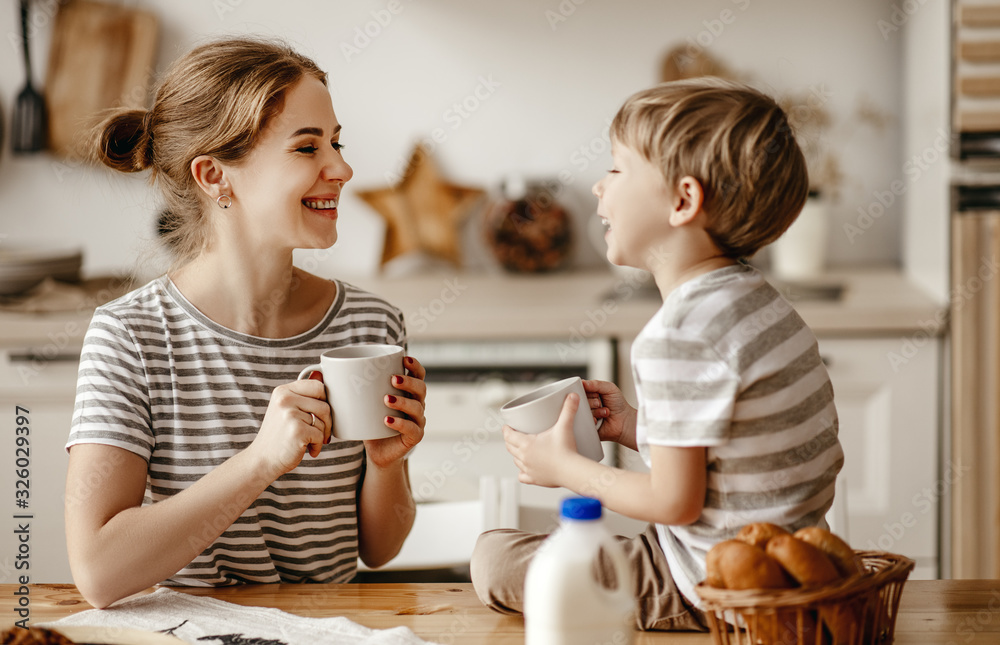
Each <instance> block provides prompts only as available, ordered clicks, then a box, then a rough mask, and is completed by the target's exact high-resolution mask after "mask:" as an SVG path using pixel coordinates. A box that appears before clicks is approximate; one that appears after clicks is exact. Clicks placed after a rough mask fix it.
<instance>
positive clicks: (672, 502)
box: [504, 394, 707, 525]
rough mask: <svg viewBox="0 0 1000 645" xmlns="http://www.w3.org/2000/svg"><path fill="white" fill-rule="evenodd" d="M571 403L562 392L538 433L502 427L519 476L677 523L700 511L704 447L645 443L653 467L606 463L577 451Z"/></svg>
mask: <svg viewBox="0 0 1000 645" xmlns="http://www.w3.org/2000/svg"><path fill="white" fill-rule="evenodd" d="M576 406H577V398H576V395H572V394H571V395H569V396H567V397H566V402H565V403H564V405H563V410H562V413H561V414H560V415H559V420H558V421H557V422H556V424H555V425H554V426H553V427H552V428H551V429H550V430H547V431H545V432H543V433H541V434H537V435H528V434H523V433H520V432H517V431H516V430H514V429H512V428H510V427H508V426H505V427H504V439H505V441H506V442H507V450H508V451H509V452H510V453H511V455H513V457H514V463H515V464H516V465H517V467H518V469H519V470H520V471H521V474H520V477H519V479H520V481H522V482H524V483H527V484H536V485H539V486H549V487H555V486H562V487H564V488H568V489H569V490H571V491H573V492H574V493H577V494H579V495H587V496H589V497H595V498H597V499H598V500H600V501H601V504H602V505H603V506H604V507H605V508H607V509H610V510H612V511H615V512H617V513H620V514H622V515H625V516H627V517H631V518H633V519H637V520H642V521H646V522H655V523H658V524H674V525H681V524H690V523H692V522H694V521H695V520H697V519H698V517H700V516H701V512H702V509H703V507H704V504H705V490H706V485H707V484H706V474H705V473H706V468H705V448H703V447H695V448H674V447H667V446H650V457H651V463H652V467H651V469H650V472H648V473H639V472H633V471H628V470H622V469H620V468H612V467H610V466H605V465H603V464H600V463H598V462H596V461H592V460H590V459H587V458H586V457H584V456H582V455H580V454H579V453H577V452H576V442H575V440H574V438H573V416H574V415H575V411H576Z"/></svg>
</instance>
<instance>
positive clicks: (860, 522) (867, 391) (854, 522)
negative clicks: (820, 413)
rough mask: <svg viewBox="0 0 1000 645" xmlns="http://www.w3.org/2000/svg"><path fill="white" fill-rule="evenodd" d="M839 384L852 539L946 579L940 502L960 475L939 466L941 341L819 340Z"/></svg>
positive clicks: (922, 575)
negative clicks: (941, 554)
mask: <svg viewBox="0 0 1000 645" xmlns="http://www.w3.org/2000/svg"><path fill="white" fill-rule="evenodd" d="M819 343H820V353H821V354H822V355H823V357H824V359H825V360H826V362H827V369H828V370H829V372H830V379H831V380H832V381H833V389H834V396H835V400H836V403H837V413H838V415H839V417H840V442H841V445H842V446H843V448H844V455H845V459H844V468H843V469H842V470H841V473H840V477H841V482H840V484H841V487H840V490H838V493H840V492H841V491H844V492H846V497H847V536H848V539H849V542H850V543H851V545H852V546H853V547H854V548H856V549H873V550H881V551H891V552H893V553H900V554H902V555H905V556H907V557H910V558H913V559H914V560H915V561H916V563H917V566H916V569H915V570H914V572H913V574H912V575H911V578H912V579H933V578H936V577H938V544H939V542H940V540H939V535H938V526H939V524H940V507H941V504H940V500H941V499H942V497H944V496H945V495H947V494H948V493H949V490H950V485H951V483H953V481H954V479H953V478H954V477H956V476H959V475H960V473H954V472H950V469H946V470H945V472H943V473H941V472H940V466H939V459H938V455H939V454H940V441H941V439H940V430H939V429H940V427H941V422H940V400H939V399H940V394H939V392H940V386H939V376H940V362H941V357H940V354H941V341H940V340H939V339H937V338H927V336H926V334H923V333H921V332H918V333H917V334H913V335H909V336H903V337H900V338H852V339H832V338H821V339H820V341H819Z"/></svg>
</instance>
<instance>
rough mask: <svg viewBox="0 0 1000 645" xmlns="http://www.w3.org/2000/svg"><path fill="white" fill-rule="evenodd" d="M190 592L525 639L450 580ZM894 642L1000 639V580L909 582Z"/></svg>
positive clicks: (35, 616) (445, 635) (376, 624)
mask: <svg viewBox="0 0 1000 645" xmlns="http://www.w3.org/2000/svg"><path fill="white" fill-rule="evenodd" d="M0 589H2V591H3V593H2V594H0V598H2V600H0V607H3V609H0V611H2V612H3V613H2V617H3V621H2V623H3V626H4V627H7V626H9V625H10V624H11V623H12V622H13V620H14V617H13V616H12V613H11V609H10V608H11V604H10V601H11V599H13V593H14V591H15V589H16V586H15V585H10V584H5V585H0ZM175 589H177V590H178V591H183V592H184V593H190V594H195V595H202V596H212V597H213V598H218V599H219V600H224V601H227V602H231V603H235V604H239V605H252V606H262V607H276V608H278V609H283V610H285V611H288V612H290V613H294V614H298V615H301V616H346V617H347V618H350V619H351V620H353V621H354V622H356V623H359V624H362V625H365V626H367V627H371V628H375V629H386V628H389V627H395V626H398V625H403V626H406V627H409V628H410V629H412V630H413V631H414V632H415V633H416V634H417V635H419V636H421V637H422V638H424V639H426V640H429V641H435V642H439V643H448V644H451V643H455V644H458V645H465V644H468V645H473V644H476V645H481V644H482V643H490V645H494V644H498V645H507V644H512V643H522V642H524V622H523V620H522V619H521V618H520V617H515V616H501V615H499V614H496V613H493V612H491V611H490V610H488V609H486V608H485V607H483V606H482V605H481V604H480V603H479V601H478V599H477V598H476V595H475V593H474V592H473V590H472V585H469V584H452V583H421V584H413V583H406V584H342V585H305V584H300V585H293V584H288V585H246V586H239V587H224V588H215V589H192V588H175ZM85 609H90V605H88V604H87V603H86V602H85V601H84V600H83V598H82V597H81V596H80V594H79V593H77V591H76V588H75V587H73V586H72V585H33V586H32V587H31V624H38V623H42V622H46V621H52V620H57V619H59V618H62V617H64V616H68V615H69V614H73V613H76V612H79V611H83V610H85ZM635 642H636V643H637V644H642V645H647V644H652V643H705V644H708V643H711V642H712V640H711V637H710V636H709V635H708V634H691V633H669V632H655V633H654V632H646V633H639V634H637V635H636V641H635ZM896 643H898V644H900V645H908V644H911V643H913V644H915V643H920V644H922V645H927V644H929V645H935V644H940V645H963V644H964V645H968V644H970V643H971V644H972V645H978V644H985V643H990V644H991V645H994V644H996V643H1000V580H932V581H930V580H929V581H924V580H912V581H909V582H907V583H906V586H905V587H904V589H903V597H902V601H901V603H900V613H899V617H898V619H897V621H896Z"/></svg>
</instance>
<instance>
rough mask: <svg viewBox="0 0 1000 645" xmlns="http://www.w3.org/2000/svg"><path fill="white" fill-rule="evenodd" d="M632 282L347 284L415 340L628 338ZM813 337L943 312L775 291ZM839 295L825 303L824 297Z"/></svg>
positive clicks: (893, 275) (899, 302)
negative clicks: (393, 314) (367, 294)
mask: <svg viewBox="0 0 1000 645" xmlns="http://www.w3.org/2000/svg"><path fill="white" fill-rule="evenodd" d="M636 275H637V274H635V273H617V272H612V271H610V270H588V271H573V272H561V273H551V274H543V275H515V274H508V273H485V272H483V273H468V272H455V273H428V274H421V275H416V276H413V277H408V278H381V277H366V278H362V277H356V278H348V282H351V283H353V284H356V285H358V286H359V287H362V288H365V289H368V290H370V291H373V292H374V293H377V294H379V295H381V296H383V297H384V298H386V299H387V300H389V301H390V302H392V303H393V304H395V305H396V306H398V307H399V308H400V309H402V310H403V313H404V315H405V317H406V322H407V328H408V331H409V333H410V337H411V338H413V339H418V340H465V339H469V340H474V339H498V338H499V339H523V338H574V337H578V336H580V337H583V338H592V337H602V336H603V337H615V338H632V337H634V336H635V335H636V334H637V333H638V332H639V330H640V329H641V328H642V326H643V325H644V324H645V323H646V321H648V320H649V319H650V317H652V315H653V314H654V313H655V312H656V310H657V309H658V308H659V306H660V304H661V303H660V297H659V294H658V293H657V292H656V290H655V288H654V287H653V286H652V282H651V281H650V282H649V283H648V284H647V283H644V282H643V281H642V280H641V279H639V278H637V277H636ZM779 288H781V289H782V290H783V291H784V292H785V293H786V295H787V296H788V298H789V299H790V300H791V302H792V304H793V305H794V306H795V308H796V309H797V310H798V311H799V313H800V314H801V315H802V317H803V318H804V319H805V321H806V323H807V324H809V325H810V327H812V328H813V330H814V331H815V332H816V333H817V334H819V335H851V334H866V335H883V334H884V335H897V336H898V335H900V334H905V333H908V332H919V331H921V330H925V331H926V330H928V329H931V330H932V333H933V334H934V335H938V334H940V333H942V332H943V330H944V328H945V325H946V322H947V307H946V303H945V304H942V303H939V302H936V301H934V300H933V299H932V298H930V297H929V296H928V295H926V294H925V293H924V292H922V291H921V290H920V289H919V288H917V287H916V286H914V285H913V284H912V283H910V282H909V281H907V280H906V277H905V276H904V275H903V273H902V272H900V271H899V270H896V269H852V270H847V271H836V272H830V273H829V274H828V275H827V276H825V277H824V279H823V282H822V284H820V285H817V288H813V289H803V288H798V287H782V286H780V285H779ZM834 290H841V293H840V297H839V298H836V299H829V298H826V297H825V296H826V295H828V294H827V293H825V292H829V291H834ZM91 314H92V311H91V310H90V309H86V308H80V309H78V310H77V311H73V312H67V313H57V314H44V315H43V314H23V313H11V312H0V344H2V345H5V346H8V347H23V346H26V345H30V344H38V343H39V342H41V343H42V345H43V346H44V349H46V350H47V351H48V352H50V353H51V352H56V351H62V350H64V349H65V348H67V347H72V346H73V345H77V346H79V345H80V344H81V343H82V342H83V334H84V333H85V332H86V329H87V324H88V322H89V321H90V316H91Z"/></svg>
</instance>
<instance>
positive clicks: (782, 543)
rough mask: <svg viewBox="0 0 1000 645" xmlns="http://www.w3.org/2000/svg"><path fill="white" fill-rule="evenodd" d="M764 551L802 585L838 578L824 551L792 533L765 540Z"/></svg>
mask: <svg viewBox="0 0 1000 645" xmlns="http://www.w3.org/2000/svg"><path fill="white" fill-rule="evenodd" d="M766 552H767V555H769V556H771V557H772V558H774V559H775V560H777V561H778V564H780V565H781V567H782V568H783V569H784V570H785V571H786V572H788V574H789V575H791V576H792V578H794V579H795V581H796V582H798V583H799V584H800V585H802V586H803V587H818V586H820V585H825V584H828V583H831V582H834V581H836V580H839V579H840V574H839V573H838V572H837V567H835V566H833V563H832V562H830V558H828V557H827V556H826V554H825V553H823V552H822V551H820V550H819V549H818V548H816V547H814V546H813V545H811V544H809V543H808V542H803V541H802V540H800V539H798V538H797V537H794V536H792V535H776V536H774V537H773V538H771V539H770V540H768V541H767V549H766ZM723 573H725V571H723Z"/></svg>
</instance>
